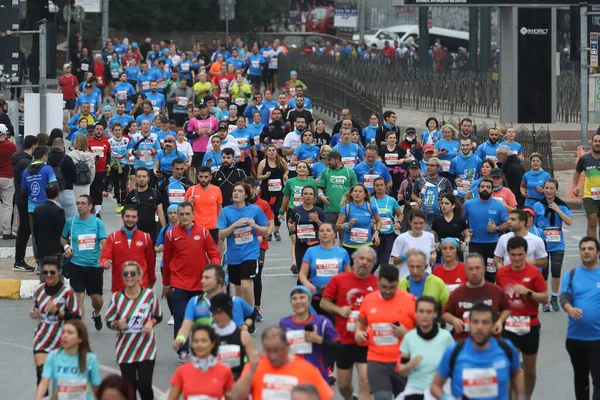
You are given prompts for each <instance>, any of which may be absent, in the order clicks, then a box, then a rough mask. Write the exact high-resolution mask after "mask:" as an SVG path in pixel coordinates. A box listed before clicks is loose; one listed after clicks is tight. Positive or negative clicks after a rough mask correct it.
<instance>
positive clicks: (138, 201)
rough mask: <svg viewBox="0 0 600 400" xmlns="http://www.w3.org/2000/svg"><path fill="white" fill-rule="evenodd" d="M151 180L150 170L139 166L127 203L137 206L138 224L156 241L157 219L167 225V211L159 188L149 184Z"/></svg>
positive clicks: (162, 224) (161, 224)
mask: <svg viewBox="0 0 600 400" xmlns="http://www.w3.org/2000/svg"><path fill="white" fill-rule="evenodd" d="M149 181H150V171H149V170H148V169H147V168H145V167H139V168H137V169H136V171H135V189H133V190H131V191H129V193H128V194H127V198H126V199H125V204H129V205H133V206H135V207H137V209H138V212H139V214H138V215H139V219H138V223H137V226H138V228H139V229H140V230H141V231H142V232H146V233H148V234H149V235H150V237H151V238H152V243H156V234H157V231H156V221H157V219H158V220H159V221H160V226H161V227H162V226H165V225H166V224H167V223H166V220H165V213H164V212H163V208H162V204H161V203H160V194H159V193H158V190H156V189H154V188H151V187H149V186H148V182H149Z"/></svg>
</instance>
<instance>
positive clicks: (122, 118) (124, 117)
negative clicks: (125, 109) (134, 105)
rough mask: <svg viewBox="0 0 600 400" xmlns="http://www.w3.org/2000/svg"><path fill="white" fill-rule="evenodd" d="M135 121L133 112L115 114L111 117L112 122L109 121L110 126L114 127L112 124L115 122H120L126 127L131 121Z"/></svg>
mask: <svg viewBox="0 0 600 400" xmlns="http://www.w3.org/2000/svg"><path fill="white" fill-rule="evenodd" d="M131 121H133V115H131V114H123V115H119V114H117V115H114V116H113V117H112V118H111V119H110V122H109V123H108V127H109V128H112V126H113V125H114V123H115V122H119V123H120V124H121V126H123V129H125V127H126V126H127V124H128V123H129V122H131Z"/></svg>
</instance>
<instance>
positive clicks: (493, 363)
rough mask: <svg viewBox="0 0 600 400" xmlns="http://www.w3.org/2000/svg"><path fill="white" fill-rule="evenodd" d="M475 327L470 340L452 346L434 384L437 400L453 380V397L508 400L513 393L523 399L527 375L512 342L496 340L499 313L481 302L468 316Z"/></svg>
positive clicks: (447, 351)
mask: <svg viewBox="0 0 600 400" xmlns="http://www.w3.org/2000/svg"><path fill="white" fill-rule="evenodd" d="M468 320H469V325H471V326H472V329H471V331H470V334H469V337H468V338H467V339H466V340H464V341H462V342H458V343H456V344H454V345H451V346H450V347H449V348H448V349H447V350H446V352H445V353H444V356H443V357H442V361H441V362H440V364H439V365H438V367H437V372H436V374H435V377H434V378H433V383H432V384H431V394H432V395H433V396H434V397H435V398H436V399H442V398H444V396H446V397H448V395H447V394H444V389H443V387H444V384H445V383H446V380H447V379H448V378H450V379H451V380H452V383H451V392H452V396H454V397H456V398H463V399H464V398H467V396H468V398H469V399H491V398H493V399H498V400H508V399H509V398H511V395H510V393H511V392H516V396H517V397H516V398H519V399H524V398H525V397H524V396H523V392H524V390H523V373H522V372H521V368H520V366H519V353H518V352H517V349H515V347H514V346H513V344H512V343H511V342H510V341H509V340H502V339H496V338H493V337H492V334H493V333H494V331H495V328H496V326H497V321H496V312H495V311H494V309H493V307H492V306H489V305H487V304H484V303H482V302H478V303H477V304H475V305H473V307H472V311H471V313H470V314H469V317H468Z"/></svg>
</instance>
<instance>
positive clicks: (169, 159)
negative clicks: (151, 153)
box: [154, 135, 188, 187]
mask: <svg viewBox="0 0 600 400" xmlns="http://www.w3.org/2000/svg"><path fill="white" fill-rule="evenodd" d="M175 143H176V142H175V137H174V136H172V135H167V136H166V137H165V139H164V141H163V149H162V151H159V152H158V154H157V155H156V161H155V162H154V175H156V178H157V179H158V187H160V186H161V185H162V183H163V181H164V180H166V179H167V178H169V177H171V176H172V175H173V164H174V162H175V160H181V161H183V162H182V163H181V164H182V165H181V168H182V169H183V171H182V174H181V176H182V177H183V172H184V171H185V163H186V162H187V160H188V159H187V156H186V155H185V154H183V153H182V152H180V151H179V150H177V147H176V146H175Z"/></svg>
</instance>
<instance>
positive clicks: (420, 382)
mask: <svg viewBox="0 0 600 400" xmlns="http://www.w3.org/2000/svg"><path fill="white" fill-rule="evenodd" d="M452 343H454V339H452V334H450V332H448V331H447V330H445V329H440V330H439V331H438V334H437V335H435V337H434V338H433V339H431V340H424V339H423V338H422V337H421V336H419V334H418V333H417V330H416V329H413V330H411V331H410V332H408V333H407V334H406V335H404V338H403V339H402V344H401V345H400V352H401V353H402V358H405V357H406V358H408V357H410V358H414V357H416V356H421V357H423V359H422V360H421V363H420V364H419V365H418V366H417V367H415V368H413V369H412V370H411V371H410V374H409V375H408V384H409V385H410V386H412V387H413V388H415V389H417V390H426V389H429V387H430V386H431V382H432V381H433V377H434V376H435V371H436V369H437V366H438V364H439V363H440V361H441V359H442V357H443V356H444V353H445V352H446V349H447V348H448V346H450V345H451V344H452Z"/></svg>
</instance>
